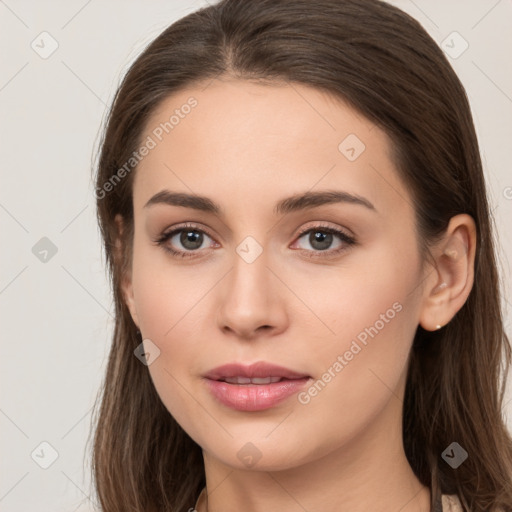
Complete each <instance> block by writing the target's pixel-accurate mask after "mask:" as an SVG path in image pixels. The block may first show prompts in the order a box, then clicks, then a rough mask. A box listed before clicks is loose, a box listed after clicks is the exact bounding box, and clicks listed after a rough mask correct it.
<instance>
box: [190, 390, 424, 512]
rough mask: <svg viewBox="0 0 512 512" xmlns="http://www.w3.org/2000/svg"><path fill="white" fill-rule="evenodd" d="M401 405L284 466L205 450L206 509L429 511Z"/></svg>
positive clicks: (257, 511)
mask: <svg viewBox="0 0 512 512" xmlns="http://www.w3.org/2000/svg"><path fill="white" fill-rule="evenodd" d="M401 406H402V403H401V402H400V401H399V400H398V399H396V398H395V397H392V398H391V399H390V403H389V404H388V407H386V408H385V410H384V411H383V412H382V413H381V417H380V418H379V419H378V420H376V421H374V422H372V424H371V425H369V426H368V427H367V428H366V429H364V430H363V431H361V432H360V433H359V434H358V435H357V436H355V437H353V438H351V439H350V440H348V441H347V442H346V443H344V444H343V445H342V446H341V447H339V448H338V449H336V450H334V451H331V452H330V453H329V454H327V455H325V456H323V457H321V458H318V459H314V460H311V461H309V462H307V463H305V464H302V465H300V466H296V467H293V468H290V469H286V470H281V471H256V470H251V471H249V470H239V469H233V468H232V467H229V466H226V465H225V464H223V463H222V462H221V461H219V460H218V459H216V458H213V457H212V456H211V455H210V454H208V453H207V452H203V454H204V461H205V472H206V483H207V502H208V512H235V511H239V510H244V511H245V512H266V511H268V510H280V511H282V512H295V511H297V512H300V511H304V510H307V511H308V512H324V511H325V510H336V511H338V512H348V511H350V512H363V511H368V510H379V511H383V512H385V511H393V512H396V511H398V510H399V511H400V512H420V511H421V512H428V511H430V490H429V488H428V487H425V486H423V485H422V484H421V483H420V482H419V480H418V479H417V477H416V476H415V475H414V472H413V471H412V468H411V467H410V465H409V463H408V461H407V458H406V456H405V452H404V450H403V441H402V426H401ZM397 409H399V410H398V414H397ZM383 425H387V427H388V428H383ZM198 512H205V510H201V508H200V509H199V510H198Z"/></svg>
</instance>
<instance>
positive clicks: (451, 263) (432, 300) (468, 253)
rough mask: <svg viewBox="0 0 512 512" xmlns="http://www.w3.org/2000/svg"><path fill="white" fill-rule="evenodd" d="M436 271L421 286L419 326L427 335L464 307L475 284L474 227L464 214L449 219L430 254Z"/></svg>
mask: <svg viewBox="0 0 512 512" xmlns="http://www.w3.org/2000/svg"><path fill="white" fill-rule="evenodd" d="M432 253H433V255H434V258H435V263H436V265H435V268H434V270H433V271H432V270H430V274H429V276H428V278H427V279H426V286H424V288H423V290H424V297H423V302H422V308H421V314H420V322H419V323H420V325H421V326H422V327H423V328H424V329H426V330H427V331H434V330H437V329H440V328H441V327H443V326H445V325H446V324H447V323H448V322H450V321H451V319H452V318H453V317H454V316H455V314H456V313H457V311H459V309H460V308H462V306H463V305H464V303H465V302H466V299H467V298H468V296H469V293H470V292H471V289H472V287H473V282H474V262H475V253H476V225H475V221H474V220H473V217H471V216H470V215H467V214H465V213H464V214H459V215H455V216H454V217H452V218H451V219H450V222H449V224H448V227H447V229H446V233H445V236H444V238H443V239H442V240H441V242H439V243H438V244H437V245H436V248H435V250H434V251H432Z"/></svg>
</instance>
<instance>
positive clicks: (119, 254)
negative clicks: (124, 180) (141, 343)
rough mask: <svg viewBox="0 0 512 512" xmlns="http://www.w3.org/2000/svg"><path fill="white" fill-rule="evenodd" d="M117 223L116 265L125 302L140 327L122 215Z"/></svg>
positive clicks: (118, 215)
mask: <svg viewBox="0 0 512 512" xmlns="http://www.w3.org/2000/svg"><path fill="white" fill-rule="evenodd" d="M115 223H116V225H117V232H118V235H117V236H116V241H115V246H114V255H115V256H114V257H115V261H116V265H117V266H118V268H119V269H120V272H121V292H122V295H123V299H124V302H125V304H126V306H127V307H128V309H129V311H130V315H131V317H132V320H133V322H134V323H135V325H136V326H137V328H138V329H140V327H139V319H138V317H137V310H136V309H135V297H134V293H133V284H132V269H131V265H128V264H126V263H125V260H126V248H125V246H124V243H125V237H124V236H123V235H124V222H123V217H122V216H121V215H120V214H117V215H116V216H115Z"/></svg>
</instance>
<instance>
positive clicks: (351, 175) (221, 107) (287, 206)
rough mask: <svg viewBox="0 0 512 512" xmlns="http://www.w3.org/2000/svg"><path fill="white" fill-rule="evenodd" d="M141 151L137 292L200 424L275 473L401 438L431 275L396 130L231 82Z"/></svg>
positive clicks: (168, 375)
mask: <svg viewBox="0 0 512 512" xmlns="http://www.w3.org/2000/svg"><path fill="white" fill-rule="evenodd" d="M191 98H193V99H191ZM171 116H174V117H173V118H171ZM170 118H171V120H170ZM166 122H167V125H166V124H165V123H166ZM142 141H143V143H144V144H145V145H146V148H147V150H142V152H141V154H143V153H145V154H146V155H145V156H143V158H142V160H141V161H140V163H139V165H138V168H137V171H136V175H135V180H134V189H133V201H134V216H135V235H134V247H133V266H132V272H131V280H130V279H129V280H127V282H126V284H125V288H124V290H125V294H126V297H127V301H128V304H129V307H130V310H131V313H132V316H133V319H134V321H135V322H136V324H137V325H138V326H139V328H140V330H141V332H142V336H143V338H144V339H145V342H144V347H145V349H146V351H147V352H148V353H150V354H152V355H151V356H150V359H149V362H150V364H149V366H148V370H149V372H150V375H151V378H152V380H153V382H154V385H155V387H156V390H157V392H158V394H159V396H160V397H161V399H162V401H163V403H164V404H165V406H166V408H167V409H168V410H169V412H170V413H171V414H172V415H173V416H174V417H175V419H176V420H177V421H178V423H179V424H180V425H181V426H182V427H183V428H184V430H185V431H186V432H187V433H188V434H189V435H190V436H191V437H192V438H193V439H194V440H195V441H196V442H197V443H198V444H199V445H200V446H201V447H202V448H203V449H204V450H205V453H207V454H208V455H209V456H212V457H214V458H215V459H217V460H218V461H220V462H221V463H224V464H226V465H229V466H231V467H238V468H249V467H255V468H257V469H263V470H269V469H276V470H277V469H285V468H290V467H294V466H298V465H300V464H304V463H307V462H311V461H313V460H315V459H319V458H320V457H322V456H325V455H327V454H329V453H332V452H334V451H335V450H336V451H338V452H339V451H343V452H345V453H348V452H349V450H350V449H351V447H355V446H357V443H356V442H355V441H357V440H362V439H364V438H366V439H369V438H370V437H371V438H372V439H375V436H376V435H377V434H376V432H384V435H385V436H387V437H389V436H390V431H392V432H394V433H395V434H396V433H400V435H401V416H400V414H401V408H402V401H401V397H402V394H403V389H404V383H405V377H406V368H407V360H408V354H409V350H410V347H411V344H412V340H413V337H414V334H415V331H416V328H417V326H418V319H419V317H420V313H421V308H422V296H421V294H422V286H421V284H422V279H423V274H422V271H421V261H420V259H419V253H418V248H417V245H416V241H415V240H416V239H415V224H414V209H413V201H412V198H411V197H410V195H409V193H408V191H407V190H406V189H405V188H404V185H403V184H402V183H401V181H400V180H399V178H398V175H397V171H396V169H395V167H394V165H393V163H392V162H391V159H390V145H389V141H388V138H387V137H386V135H385V134H384V132H383V131H382V130H380V129H379V128H378V127H377V126H375V125H373V124H371V123H370V122H369V121H368V120H366V119H365V118H363V117H362V116H361V115H359V114H357V113H356V112H355V111H354V110H352V109H351V108H349V107H348V106H347V105H346V104H344V103H342V102H340V101H336V100H334V99H333V98H332V97H330V96H328V95H327V94H325V93H322V92H320V91H318V90H315V89H312V88H309V87H306V86H302V85H297V84H293V86H291V85H283V86H268V85H256V84H253V83H250V82H247V81H238V80H232V81H218V80H216V81H213V82H212V83H210V84H209V85H208V86H207V87H206V88H204V85H203V87H202V88H200V87H197V88H193V89H188V90H186V91H183V92H180V93H179V94H175V95H174V96H172V97H170V98H168V99H167V100H166V101H165V102H164V103H163V104H161V106H160V107H159V108H158V110H157V111H156V112H155V113H154V114H153V115H152V117H151V118H150V120H149V122H148V124H147V126H146V131H145V133H144V135H143V137H142ZM134 172H135V171H134ZM164 192H165V194H167V195H165V194H164ZM172 194H182V196H178V197H176V196H174V199H173V196H172ZM195 196H201V198H207V199H201V200H198V199H193V198H194V197H195ZM302 196H304V198H303V199H300V198H301V197H302ZM180 198H181V199H180ZM194 206H195V207H194ZM214 207H216V208H217V209H218V210H217V211H214ZM180 230H181V231H180ZM171 232H174V233H172V234H171V236H169V237H168V238H167V240H163V238H164V235H165V234H169V233H171ZM159 239H161V240H162V241H161V244H160V245H159V244H158V243H157V240H159ZM171 250H174V251H177V253H178V254H177V255H173V254H171V252H169V251H171ZM149 340H150V341H149ZM156 347H158V349H156ZM158 350H159V351H160V352H158ZM254 363H258V365H256V366H254V367H251V368H248V366H250V365H254ZM261 363H267V365H276V366H279V367H282V368H281V369H276V368H270V367H269V366H265V364H261ZM141 364H142V363H141ZM224 365H235V366H234V367H233V366H231V367H230V368H228V369H226V368H224V369H223V368H220V369H219V370H218V371H217V370H216V369H218V368H219V367H222V366H224ZM236 365H239V366H236ZM283 368H284V369H283ZM285 369H286V370H285ZM208 377H209V378H208ZM238 377H240V378H238ZM251 377H252V378H251ZM254 378H256V380H253V379H254ZM278 379H282V380H279V381H278V382H274V381H277V380H278ZM378 435H381V434H378Z"/></svg>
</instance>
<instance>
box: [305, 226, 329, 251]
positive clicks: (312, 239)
mask: <svg viewBox="0 0 512 512" xmlns="http://www.w3.org/2000/svg"><path fill="white" fill-rule="evenodd" d="M309 243H310V244H311V247H314V248H315V249H318V250H320V251H322V250H325V249H328V248H329V247H330V245H331V244H332V233H326V232H324V231H312V232H311V233H310V235H309ZM317 243H319V244H320V246H318V245H315V244H317Z"/></svg>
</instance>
